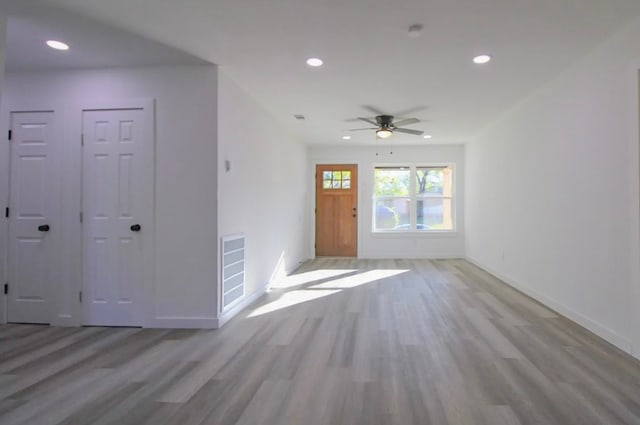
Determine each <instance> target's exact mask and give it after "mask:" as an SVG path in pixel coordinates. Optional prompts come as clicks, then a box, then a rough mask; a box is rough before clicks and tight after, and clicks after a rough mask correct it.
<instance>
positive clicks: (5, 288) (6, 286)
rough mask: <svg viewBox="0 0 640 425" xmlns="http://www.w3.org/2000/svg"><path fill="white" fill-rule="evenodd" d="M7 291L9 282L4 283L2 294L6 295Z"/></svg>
mask: <svg viewBox="0 0 640 425" xmlns="http://www.w3.org/2000/svg"><path fill="white" fill-rule="evenodd" d="M8 293H9V284H8V283H5V284H4V294H5V295H7V294H8Z"/></svg>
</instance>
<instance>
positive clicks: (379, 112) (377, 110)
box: [362, 105, 388, 115]
mask: <svg viewBox="0 0 640 425" xmlns="http://www.w3.org/2000/svg"><path fill="white" fill-rule="evenodd" d="M362 107H363V108H364V109H366V110H367V111H371V112H373V113H374V114H376V115H388V114H385V113H384V112H382V111H381V110H380V109H378V108H376V107H375V106H371V105H362Z"/></svg>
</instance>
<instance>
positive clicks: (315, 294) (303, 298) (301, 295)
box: [247, 289, 340, 317]
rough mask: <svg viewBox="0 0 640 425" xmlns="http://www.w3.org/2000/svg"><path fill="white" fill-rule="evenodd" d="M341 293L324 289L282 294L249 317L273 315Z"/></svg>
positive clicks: (301, 290)
mask: <svg viewBox="0 0 640 425" xmlns="http://www.w3.org/2000/svg"><path fill="white" fill-rule="evenodd" d="M338 292H340V290H339V289H334V290H322V289H298V290H295V291H291V292H286V293H284V294H282V296H281V297H280V298H278V299H277V300H275V301H273V302H270V303H269V304H265V305H263V306H260V307H258V308H256V309H255V310H253V311H252V312H251V314H249V316H247V317H256V316H261V315H263V314H267V313H272V312H274V311H277V310H281V309H283V308H287V307H291V306H294V305H296V304H300V303H304V302H307V301H313V300H317V299H318V298H322V297H326V296H328V295H333V294H335V293H338Z"/></svg>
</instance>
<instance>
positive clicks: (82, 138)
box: [80, 134, 84, 147]
mask: <svg viewBox="0 0 640 425" xmlns="http://www.w3.org/2000/svg"><path fill="white" fill-rule="evenodd" d="M80 146H82V147H84V134H81V135H80Z"/></svg>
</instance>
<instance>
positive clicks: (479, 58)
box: [473, 55, 491, 65]
mask: <svg viewBox="0 0 640 425" xmlns="http://www.w3.org/2000/svg"><path fill="white" fill-rule="evenodd" d="M490 60H491V56H489V55H478V56H476V57H475V58H473V62H474V63H477V64H480V65H481V64H483V63H487V62H489V61H490Z"/></svg>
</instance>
